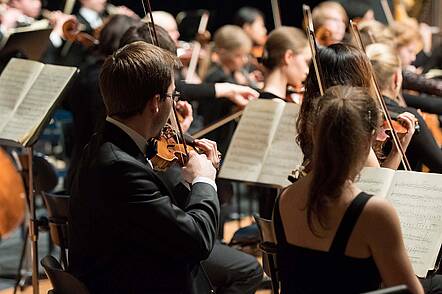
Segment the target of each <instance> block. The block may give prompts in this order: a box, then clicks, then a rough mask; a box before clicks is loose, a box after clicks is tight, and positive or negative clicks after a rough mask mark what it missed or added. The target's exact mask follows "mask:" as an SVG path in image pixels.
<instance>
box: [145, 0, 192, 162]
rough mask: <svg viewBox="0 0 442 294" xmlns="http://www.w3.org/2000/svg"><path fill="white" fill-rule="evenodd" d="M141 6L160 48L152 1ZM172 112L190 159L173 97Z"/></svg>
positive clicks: (153, 38) (151, 33)
mask: <svg viewBox="0 0 442 294" xmlns="http://www.w3.org/2000/svg"><path fill="white" fill-rule="evenodd" d="M141 4H142V5H143V10H144V15H145V17H146V18H147V17H149V21H150V23H151V24H152V25H151V26H149V34H150V37H151V40H152V43H153V45H155V46H157V47H160V46H159V42H158V36H157V31H156V29H155V22H154V20H153V15H152V6H151V5H150V0H146V3H144V0H141ZM172 112H173V115H174V118H175V122H176V125H177V127H178V134H177V135H176V139H177V143H179V142H180V141H182V144H183V147H184V153H185V154H186V157H187V158H189V154H188V152H187V144H186V140H184V135H183V129H182V128H181V125H180V123H179V121H178V114H177V111H176V102H175V100H174V97H172ZM180 154H181V153H180ZM181 156H182V155H181ZM181 160H182V161H183V162H184V160H183V158H182V157H181Z"/></svg>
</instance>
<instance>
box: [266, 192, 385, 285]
mask: <svg viewBox="0 0 442 294" xmlns="http://www.w3.org/2000/svg"><path fill="white" fill-rule="evenodd" d="M370 197H371V196H370V195H367V194H366V193H363V192H361V193H360V194H359V195H358V196H356V198H355V199H354V200H353V201H352V202H351V204H350V206H349V207H348V208H347V210H346V212H345V214H344V217H343V218H342V221H341V223H340V225H339V227H338V230H337V231H336V235H335V237H334V239H333V242H332V245H331V247H330V250H329V251H328V252H326V251H320V250H314V249H309V248H305V247H300V246H296V245H293V244H289V243H287V240H286V237H285V233H284V228H283V226H282V221H281V216H280V212H279V201H278V202H277V205H276V207H275V211H274V221H275V233H276V238H277V241H278V255H277V263H278V268H279V277H280V280H281V293H283V294H284V293H290V294H292V293H302V294H304V293H340V294H342V293H362V292H367V291H372V290H375V289H378V288H379V287H380V284H381V279H380V275H379V271H378V269H377V267H376V264H375V263H374V260H373V257H371V256H370V257H369V258H355V257H349V256H345V249H346V247H347V242H348V240H349V238H350V236H351V233H352V231H353V228H354V226H355V224H356V222H357V220H358V218H359V215H360V214H361V212H362V210H363V209H364V206H365V204H366V203H367V201H368V200H369V199H370ZM278 200H279V198H278Z"/></svg>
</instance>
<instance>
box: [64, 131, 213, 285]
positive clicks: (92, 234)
mask: <svg viewBox="0 0 442 294" xmlns="http://www.w3.org/2000/svg"><path fill="white" fill-rule="evenodd" d="M187 196H189V197H188V201H187V203H186V206H185V207H184V208H183V209H181V208H178V207H177V206H176V205H175V199H174V197H187ZM218 216H219V203H218V199H217V193H216V191H215V190H214V189H213V187H212V186H210V185H209V184H205V183H197V184H195V185H193V187H192V189H191V191H190V194H189V195H172V193H171V191H169V189H168V188H167V186H166V185H165V184H164V183H163V181H162V180H161V178H160V177H159V176H158V175H157V174H156V172H155V171H153V170H152V169H151V167H150V165H149V164H148V163H147V162H146V160H145V158H144V156H143V154H142V153H141V152H140V150H139V148H138V147H137V146H136V144H135V143H134V142H133V141H132V139H131V138H130V137H129V136H128V135H127V134H126V133H124V132H123V131H122V130H121V129H119V128H118V127H116V126H114V125H112V124H110V123H106V124H105V128H104V132H101V133H98V134H96V135H94V137H93V138H92V140H91V142H90V144H89V145H88V146H87V147H86V149H85V152H84V156H83V158H82V160H81V163H80V167H79V170H78V172H77V174H76V176H75V179H74V183H73V187H72V200H71V206H70V220H69V229H70V244H69V249H70V251H69V261H70V269H69V270H70V271H71V272H72V273H73V274H74V275H75V276H77V277H78V278H79V279H80V280H81V281H83V282H84V283H85V284H86V285H87V286H88V288H89V289H90V291H91V292H92V293H192V286H191V282H192V277H191V272H192V271H194V270H195V269H196V267H197V264H198V263H199V261H201V260H203V259H205V258H207V257H208V255H209V254H210V251H211V250H212V247H213V244H214V241H215V237H216V231H217V227H218Z"/></svg>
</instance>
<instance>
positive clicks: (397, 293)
mask: <svg viewBox="0 0 442 294" xmlns="http://www.w3.org/2000/svg"><path fill="white" fill-rule="evenodd" d="M363 294H411V292H410V291H408V288H407V286H405V285H399V286H393V287H389V288H384V289H379V290H375V291H370V292H365V293H363Z"/></svg>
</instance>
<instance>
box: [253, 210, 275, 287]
mask: <svg viewBox="0 0 442 294" xmlns="http://www.w3.org/2000/svg"><path fill="white" fill-rule="evenodd" d="M253 217H254V219H255V222H256V224H257V225H258V229H259V234H260V236H261V242H260V243H259V249H260V250H261V251H262V253H263V255H262V263H263V268H264V272H265V273H266V274H267V275H268V276H269V277H270V278H271V279H272V292H273V293H274V294H277V293H279V277H278V265H277V263H276V254H277V245H276V244H277V242H276V237H275V233H274V231H273V223H272V221H271V220H268V219H264V218H261V217H259V216H257V215H254V216H253Z"/></svg>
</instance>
